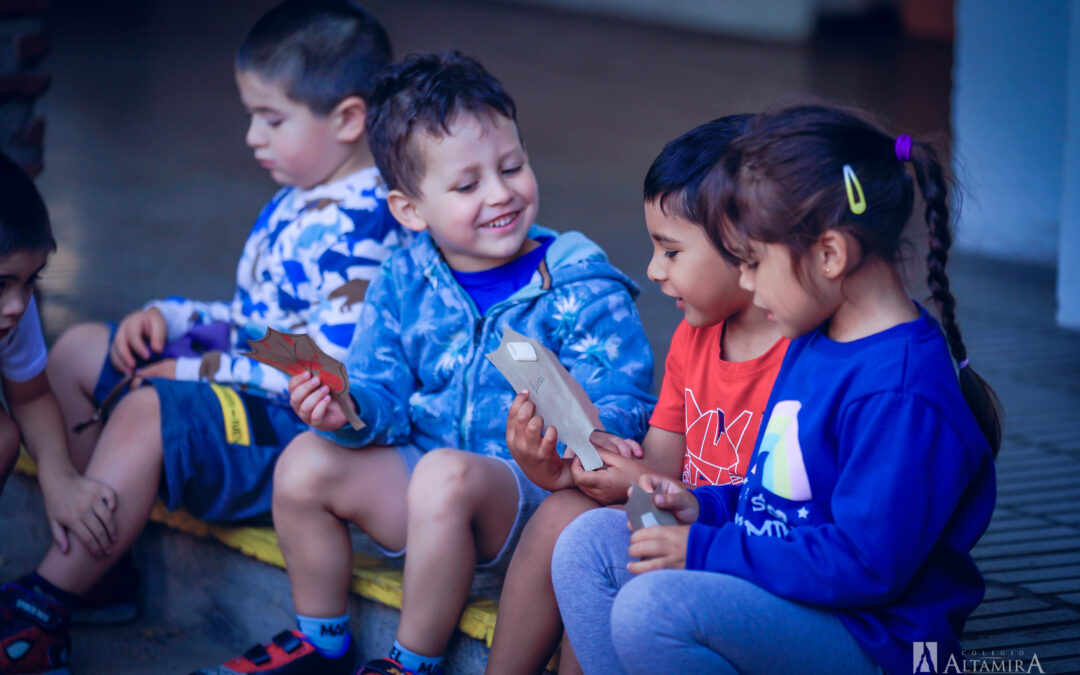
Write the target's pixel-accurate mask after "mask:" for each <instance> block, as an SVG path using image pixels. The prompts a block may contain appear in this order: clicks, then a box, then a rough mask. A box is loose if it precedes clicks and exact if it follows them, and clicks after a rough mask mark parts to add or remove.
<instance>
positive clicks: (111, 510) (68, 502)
mask: <svg viewBox="0 0 1080 675" xmlns="http://www.w3.org/2000/svg"><path fill="white" fill-rule="evenodd" d="M40 482H41V491H42V493H43V494H44V496H45V513H46V514H47V515H48V517H49V528H50V529H51V530H52V535H53V541H55V542H56V546H57V547H58V548H59V549H60V551H61V552H62V553H67V552H68V550H69V548H70V546H69V542H68V532H72V533H74V534H75V536H77V537H78V538H79V540H80V541H82V543H83V545H84V546H85V547H86V550H87V551H89V552H90V554H91V555H93V556H94V557H97V558H100V557H101V556H103V555H108V554H109V553H110V552H111V550H112V545H113V544H114V543H115V542H116V540H117V536H118V530H117V524H116V514H115V511H116V492H115V491H114V490H113V489H112V488H111V487H109V486H108V485H105V484H104V483H99V482H98V481H96V480H94V479H93V478H87V477H86V476H80V475H79V474H77V473H75V472H74V471H72V472H70V473H64V474H62V475H48V474H41V475H40Z"/></svg>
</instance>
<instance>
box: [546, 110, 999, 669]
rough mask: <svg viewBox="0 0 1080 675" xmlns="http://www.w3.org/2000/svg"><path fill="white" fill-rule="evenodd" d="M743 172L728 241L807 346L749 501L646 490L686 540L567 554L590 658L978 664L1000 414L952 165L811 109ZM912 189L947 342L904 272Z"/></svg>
mask: <svg viewBox="0 0 1080 675" xmlns="http://www.w3.org/2000/svg"><path fill="white" fill-rule="evenodd" d="M725 169H726V171H725V174H726V175H729V176H733V177H734V178H733V180H731V181H726V180H725V179H724V178H721V179H720V180H721V182H722V185H721V186H720V189H718V190H709V191H707V192H708V194H710V195H714V197H713V199H712V200H711V204H710V205H709V207H708V214H709V215H708V219H707V227H708V230H709V233H710V237H711V238H712V240H713V241H714V242H715V243H716V245H717V246H718V247H721V250H723V251H725V255H727V256H728V257H729V259H731V260H733V261H737V262H738V263H739V266H740V272H741V276H740V283H741V285H742V287H743V288H745V289H746V290H748V291H750V292H751V293H753V296H754V303H755V304H756V305H758V306H760V307H763V308H767V309H768V311H769V312H770V314H771V315H772V316H773V318H774V319H775V321H776V322H777V325H778V326H779V328H780V330H781V332H782V333H783V334H784V335H785V336H787V337H789V338H791V340H792V342H791V344H790V346H789V348H788V354H787V357H786V358H785V360H784V364H783V366H782V367H781V369H780V373H779V375H777V378H776V383H775V384H774V386H773V391H772V394H771V396H770V399H769V404H768V406H767V415H766V421H765V423H764V425H763V426H762V430H761V432H760V433H759V435H758V440H757V447H756V449H755V452H754V455H753V457H752V458H751V460H750V470H749V473H748V474H747V481H746V482H745V483H744V484H742V485H740V486H715V487H712V486H706V487H700V488H697V489H696V490H694V491H693V492H691V491H689V490H687V489H685V487H683V486H682V485H680V484H678V483H677V482H675V481H672V480H671V479H669V478H666V477H662V476H656V475H651V476H650V475H646V476H642V477H641V478H640V479H639V482H638V485H639V486H641V487H642V488H643V489H646V490H647V491H650V492H653V493H654V494H653V503H654V504H655V505H656V506H657V507H659V508H663V509H667V510H669V511H670V512H671V513H672V514H673V515H674V516H675V517H676V518H677V520H678V521H679V523H680V524H679V525H672V526H660V527H647V528H644V529H640V530H638V531H636V532H634V533H633V534H631V533H630V532H629V531H628V530H627V528H626V518H625V516H623V514H619V513H616V512H613V511H612V510H611V509H596V510H592V511H589V512H587V513H585V514H584V515H582V516H581V517H580V518H578V519H577V520H575V521H574V522H573V523H572V524H571V525H570V526H569V527H567V528H566V529H565V530H564V531H563V533H562V535H561V536H560V537H559V540H558V542H557V544H556V546H555V552H554V555H553V558H552V580H553V584H554V587H555V594H556V597H557V598H558V603H559V609H560V611H561V612H562V616H563V620H564V622H565V623H566V632H567V635H568V636H569V639H570V641H571V642H572V643H573V644H574V649H575V652H576V653H577V655H578V657H579V658H580V659H581V661H582V662H583V663H585V662H588V663H591V664H594V665H595V667H594V668H593V672H596V673H625V672H629V673H637V672H655V670H656V664H663V668H664V669H665V670H669V671H671V672H709V673H735V672H800V673H834V672H846V673H867V674H870V673H881V672H889V673H906V672H911V670H912V667H913V665H914V669H915V670H916V671H921V670H922V669H926V670H935V669H940V668H944V665H945V664H946V663H948V662H949V661H950V660H952V659H958V660H962V659H963V654H962V652H961V646H960V642H959V639H960V635H961V634H962V632H963V626H964V622H965V620H966V619H967V617H968V616H969V615H970V614H971V612H972V611H973V610H974V609H975V607H976V606H978V604H979V602H980V601H981V599H982V597H983V593H984V589H985V583H984V581H983V578H982V575H981V574H980V573H979V570H978V568H977V567H976V565H975V562H974V560H973V559H972V556H971V549H972V547H973V546H974V545H975V543H976V542H977V541H978V539H979V537H980V536H982V533H983V532H984V531H985V530H986V527H987V525H988V524H989V522H990V517H991V515H992V513H993V509H994V501H995V469H994V455H995V454H996V452H997V449H998V448H999V447H1000V444H1001V413H1000V408H999V404H998V401H997V398H996V396H995V395H994V393H993V391H992V390H991V389H990V388H989V387H988V386H987V385H986V383H985V382H984V381H983V380H982V379H981V378H980V377H979V376H978V375H977V374H976V373H975V372H974V370H973V369H972V367H971V365H970V363H969V359H968V354H967V349H966V347H965V345H964V342H963V339H962V337H961V334H960V330H959V328H958V326H957V322H956V317H955V314H954V307H955V299H954V298H953V295H952V293H951V291H950V290H949V280H948V276H947V275H946V273H945V261H946V260H947V253H948V249H949V246H950V244H951V241H952V236H951V231H950V230H951V228H950V225H949V218H950V214H949V202H948V194H949V192H948V186H949V182H948V180H947V179H946V175H945V170H944V167H943V166H942V164H941V162H940V160H939V159H938V153H937V151H936V150H935V149H934V147H933V146H932V145H930V144H928V143H925V142H922V141H918V140H915V139H912V138H911V137H910V136H908V135H906V134H900V135H899V136H894V135H893V134H891V133H889V132H887V131H885V129H884V127H883V126H882V125H881V124H880V123H878V122H876V121H873V120H871V119H870V118H869V116H867V115H865V114H864V113H861V112H858V111H854V110H850V109H846V108H840V107H836V106H831V105H825V104H802V105H796V106H789V107H787V108H782V109H779V110H776V111H772V112H768V113H764V114H761V115H759V116H757V117H756V118H755V119H754V120H753V121H752V122H751V124H750V127H749V129H748V130H747V132H746V133H745V134H743V135H742V136H740V138H738V139H736V141H734V142H733V143H732V151H731V154H730V155H729V157H728V159H727V160H726V162H725ZM916 185H917V186H918V189H919V192H920V193H921V195H922V199H923V202H924V203H925V205H926V210H925V225H926V228H927V234H928V238H929V247H928V255H927V282H928V288H929V290H930V297H931V300H932V301H933V303H934V305H935V306H936V308H937V310H938V312H939V316H940V323H939V322H938V321H937V320H935V319H934V318H933V317H932V316H931V315H930V314H929V312H928V311H927V310H926V308H924V307H923V306H922V305H921V304H920V303H919V302H916V301H914V300H913V299H912V298H911V297H910V296H909V295H908V291H907V289H906V288H905V285H904V283H903V279H902V277H901V272H900V266H899V264H898V263H899V262H900V260H901V254H902V252H903V251H905V250H910V248H909V247H907V246H905V245H904V243H903V236H904V231H905V227H906V225H907V223H908V219H909V217H910V216H911V213H912V210H913V204H914V202H915V186H916ZM612 571H615V573H614V574H612ZM601 630H603V633H604V635H607V636H608V639H607V641H605V642H601V641H600V638H598V637H597V634H598V633H600V631H601ZM931 646H932V647H933V648H934V649H931V648H930V647H931ZM605 649H606V650H607V651H604V650H605ZM586 651H589V652H590V653H589V654H585V652H586ZM932 652H934V653H932ZM913 657H914V660H913ZM934 658H936V659H937V661H936V662H935V664H934V666H930V665H929V664H928V662H927V661H926V660H927V659H931V660H932V659H934ZM920 663H921V665H920ZM935 666H936V667H935ZM939 672H941V671H940V670H939Z"/></svg>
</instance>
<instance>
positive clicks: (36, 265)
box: [0, 251, 49, 338]
mask: <svg viewBox="0 0 1080 675" xmlns="http://www.w3.org/2000/svg"><path fill="white" fill-rule="evenodd" d="M48 257H49V253H48V251H12V252H11V253H9V254H7V255H6V256H3V257H0V338H4V337H6V336H7V335H8V334H9V333H10V332H11V329H13V328H14V327H15V324H17V323H19V319H21V318H22V315H23V314H25V313H26V308H27V307H28V306H29V304H30V296H31V295H32V294H33V292H34V285H35V284H36V283H37V280H38V276H39V275H40V274H41V270H42V268H44V267H45V261H46V260H47V259H48Z"/></svg>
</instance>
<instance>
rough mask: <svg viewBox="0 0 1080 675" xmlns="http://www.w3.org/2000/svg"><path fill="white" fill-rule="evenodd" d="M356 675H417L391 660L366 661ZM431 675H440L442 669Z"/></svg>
mask: <svg viewBox="0 0 1080 675" xmlns="http://www.w3.org/2000/svg"><path fill="white" fill-rule="evenodd" d="M356 675H417V674H416V673H414V672H413V671H411V670H405V668H403V667H402V666H401V664H400V663H398V662H397V661H395V660H394V659H391V658H385V659H375V660H374V661H368V662H367V663H365V664H364V665H362V666H360V670H358V671H356ZM431 675H442V668H439V669H438V670H437V671H435V672H434V673H431Z"/></svg>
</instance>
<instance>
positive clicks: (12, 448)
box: [0, 410, 21, 493]
mask: <svg viewBox="0 0 1080 675" xmlns="http://www.w3.org/2000/svg"><path fill="white" fill-rule="evenodd" d="M20 439H21V435H20V434H19V427H18V426H16V424H15V421H14V420H12V419H11V418H10V417H8V415H7V413H5V412H3V411H2V410H0V493H2V492H3V491H4V483H6V482H7V478H8V474H10V473H11V468H12V467H13V466H15V460H16V459H17V458H18V456H19V440H20Z"/></svg>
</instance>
